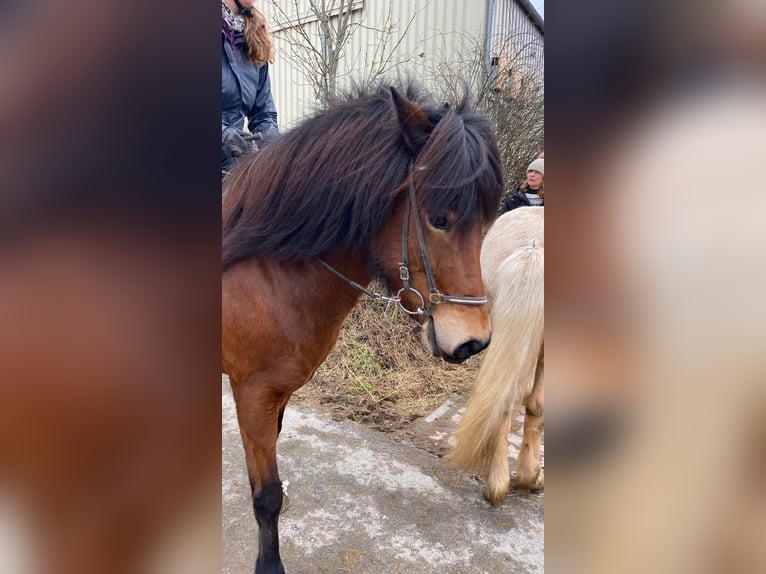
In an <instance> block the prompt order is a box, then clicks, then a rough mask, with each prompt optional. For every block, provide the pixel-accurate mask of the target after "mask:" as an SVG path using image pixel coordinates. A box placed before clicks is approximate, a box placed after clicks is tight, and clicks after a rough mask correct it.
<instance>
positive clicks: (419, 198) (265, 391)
mask: <svg viewBox="0 0 766 574" xmlns="http://www.w3.org/2000/svg"><path fill="white" fill-rule="evenodd" d="M404 93H405V94H406V95H402V94H400V92H399V91H397V90H396V89H394V88H391V89H380V88H378V89H375V90H371V91H368V92H367V93H359V94H357V95H356V96H354V97H351V98H348V99H346V100H344V101H340V102H337V103H336V104H334V105H333V106H331V107H330V109H328V110H326V111H324V112H322V113H320V114H318V115H316V116H314V117H313V118H310V119H308V120H307V121H306V122H304V123H303V124H302V125H300V126H298V127H296V128H295V129H293V130H292V131H290V132H288V133H287V134H285V135H283V136H281V137H280V138H278V139H277V140H275V141H274V142H272V143H270V144H269V145H267V146H264V148H263V149H262V150H261V151H260V152H259V153H258V154H255V155H254V156H252V157H249V158H247V159H246V160H245V161H244V162H243V163H240V164H239V165H238V166H237V167H236V168H235V169H234V170H233V172H232V173H231V175H230V176H228V177H227V179H226V182H225V189H224V197H223V293H222V297H223V300H222V307H223V309H222V322H223V325H222V329H223V332H222V362H223V364H222V368H223V371H224V372H225V373H226V374H228V375H229V380H230V381H231V386H232V390H233V394H234V399H235V401H236V406H237V416H238V420H239V426H240V433H241V435H242V442H243V445H244V448H245V455H246V459H247V470H248V474H249V477H250V485H251V489H252V498H253V507H254V510H255V516H256V520H257V522H258V526H259V531H260V538H259V556H258V559H257V562H256V572H257V573H259V574H264V573H274V572H276V573H281V572H284V568H283V566H282V562H281V559H280V555H279V542H278V529H277V520H278V517H279V512H280V509H281V506H282V502H283V492H282V485H281V482H280V478H279V474H278V471H277V458H276V447H277V437H278V434H279V431H280V430H281V426H282V425H281V423H282V415H283V413H284V409H285V406H286V405H287V402H288V400H289V399H290V396H291V394H292V393H293V392H295V391H296V390H297V389H299V388H300V387H301V386H303V385H304V384H306V382H308V381H309V379H310V378H311V376H312V375H313V373H314V371H315V370H316V369H317V367H318V366H319V365H320V364H321V363H322V362H323V361H324V360H325V358H326V357H327V355H328V354H329V352H330V350H331V349H332V347H333V346H334V345H335V342H336V340H337V337H338V334H339V332H340V329H341V326H342V323H343V321H344V319H345V317H346V316H347V315H348V313H349V312H350V311H351V309H352V308H353V307H354V305H355V304H356V302H357V300H358V299H359V297H360V296H361V295H360V294H361V293H367V294H369V295H372V296H375V297H384V296H382V295H380V294H378V293H371V292H369V291H367V289H366V288H365V287H364V286H365V285H367V284H369V283H370V282H371V281H372V279H373V278H375V277H376V276H378V277H380V278H382V279H383V280H384V281H385V282H386V283H387V284H388V286H389V287H390V288H391V290H392V292H395V293H397V294H396V295H395V296H391V297H387V298H388V299H389V300H391V301H396V302H397V303H398V304H399V305H400V306H401V307H402V308H403V309H405V310H406V311H407V312H409V313H411V314H413V315H415V316H419V317H420V322H419V327H418V328H417V329H418V330H419V331H420V332H421V340H422V342H423V344H424V345H425V346H426V348H428V349H429V350H430V351H431V352H432V353H433V354H434V355H437V356H441V357H442V358H444V359H445V360H447V361H451V362H461V361H463V360H465V359H466V358H468V357H470V356H471V355H473V354H475V353H478V352H479V351H481V350H482V349H484V348H485V347H486V346H487V344H488V343H489V339H490V323H489V316H488V314H487V311H486V308H485V306H483V303H484V302H486V299H485V298H484V297H483V285H482V280H481V272H480V263H479V254H480V249H481V239H482V231H483V229H484V227H485V225H487V224H488V223H489V222H491V220H492V219H493V218H494V214H495V213H496V210H497V205H498V202H499V200H500V194H501V192H502V169H501V164H500V157H499V152H498V149H497V146H496V142H495V138H494V135H493V130H492V126H491V125H490V123H489V121H488V120H487V119H486V117H485V116H483V115H482V114H480V113H478V112H476V111H475V110H473V109H471V108H470V106H469V105H468V103H467V100H464V101H463V102H462V103H461V104H459V105H458V106H456V107H450V106H449V105H447V104H442V105H440V106H435V105H429V104H427V103H425V99H424V98H423V97H421V96H420V95H418V94H417V91H416V89H415V88H414V86H412V85H408V86H406V87H405V91H404ZM413 229H414V231H412V232H410V231H411V230H413ZM424 293H425V295H422V294H424Z"/></svg>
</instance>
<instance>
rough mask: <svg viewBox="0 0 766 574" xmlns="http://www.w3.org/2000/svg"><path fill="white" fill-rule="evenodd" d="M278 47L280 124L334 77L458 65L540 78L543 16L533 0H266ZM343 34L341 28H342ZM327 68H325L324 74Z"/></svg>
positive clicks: (506, 77)
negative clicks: (337, 51)
mask: <svg viewBox="0 0 766 574" xmlns="http://www.w3.org/2000/svg"><path fill="white" fill-rule="evenodd" d="M259 4H260V6H259V8H260V9H261V10H262V11H263V12H264V14H265V15H266V18H267V20H268V22H269V27H270V29H271V31H272V35H273V38H274V43H275V46H276V50H277V56H276V57H277V59H276V62H275V63H274V64H273V65H272V69H271V81H272V92H273V94H274V98H275V102H276V105H277V110H278V112H279V125H280V128H281V129H282V130H284V129H288V128H290V127H291V126H293V125H294V124H295V123H296V122H297V121H299V120H300V119H301V118H303V117H305V116H306V115H307V114H310V113H312V112H313V111H315V110H316V109H318V108H319V107H320V106H321V105H322V100H323V99H324V97H326V95H327V94H328V93H329V94H332V91H333V88H334V87H333V86H332V85H330V83H329V82H328V81H327V77H328V76H332V74H330V73H329V72H328V73H325V74H324V75H323V74H321V73H318V70H320V69H322V67H323V66H325V69H326V70H327V65H328V64H330V65H332V61H333V57H332V54H333V51H334V49H335V48H336V44H337V42H338V37H339V31H343V30H345V32H346V34H345V41H344V42H343V47H342V50H341V51H340V57H339V58H337V59H336V62H337V72H336V74H335V77H336V78H337V86H335V87H336V88H337V89H338V90H342V89H344V88H346V87H348V85H349V84H350V82H351V81H352V79H353V80H355V81H360V80H364V79H369V78H371V77H373V76H375V75H377V76H379V77H380V76H384V77H389V78H390V77H394V76H395V75H396V74H397V73H407V74H411V75H413V76H415V77H416V78H418V79H419V80H420V81H422V82H424V83H426V84H427V85H430V86H435V85H436V84H437V83H438V82H439V81H441V83H442V84H444V82H445V80H446V81H448V82H449V81H450V80H451V78H452V76H451V74H454V73H455V71H456V70H459V72H460V74H461V75H462V76H464V77H465V76H470V77H469V79H470V80H471V81H472V82H486V81H489V82H491V83H493V85H495V86H496V87H497V89H511V90H521V89H523V83H524V82H525V81H540V82H542V70H543V32H544V26H543V21H542V19H541V18H540V16H539V15H538V14H537V12H536V11H535V9H534V8H533V7H532V5H531V4H530V3H529V2H528V0H278V1H277V0H268V1H263V2H262V3H259ZM342 37H343V34H341V38H342ZM323 76H324V77H323Z"/></svg>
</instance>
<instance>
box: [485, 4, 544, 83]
mask: <svg viewBox="0 0 766 574" xmlns="http://www.w3.org/2000/svg"><path fill="white" fill-rule="evenodd" d="M495 2H496V3H495V11H494V19H493V22H494V34H492V37H491V42H492V46H493V49H492V52H493V53H492V56H498V57H502V58H504V59H505V60H506V61H510V62H512V63H513V65H514V67H516V66H520V67H522V68H523V69H524V72H525V75H527V76H531V77H534V78H535V79H536V80H539V81H540V82H541V83H542V81H543V70H544V50H543V36H542V34H541V33H540V30H538V29H537V28H536V27H535V25H534V24H533V23H532V21H531V20H530V19H529V17H528V16H527V14H526V12H525V11H524V10H523V9H522V7H521V6H519V4H518V3H517V2H515V1H514V0H495Z"/></svg>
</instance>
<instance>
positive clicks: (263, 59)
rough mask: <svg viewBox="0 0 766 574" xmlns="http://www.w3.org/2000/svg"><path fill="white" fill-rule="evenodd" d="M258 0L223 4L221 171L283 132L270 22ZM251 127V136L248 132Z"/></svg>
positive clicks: (242, 0) (233, 1)
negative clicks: (272, 73)
mask: <svg viewBox="0 0 766 574" xmlns="http://www.w3.org/2000/svg"><path fill="white" fill-rule="evenodd" d="M253 4H254V0H222V2H221V13H222V26H221V29H222V39H223V59H222V62H221V167H222V168H223V169H224V170H225V169H226V168H228V167H230V166H231V165H232V164H233V163H235V162H236V161H237V160H238V158H239V157H240V156H241V155H242V154H243V153H247V152H248V151H250V150H252V149H253V147H252V143H251V139H260V138H264V139H268V138H269V137H270V136H272V135H274V134H277V133H278V131H279V130H278V127H277V109H276V106H275V105H274V99H273V98H272V96H271V81H270V79H269V62H274V47H273V45H272V43H271V37H270V36H269V32H268V29H267V28H266V19H265V18H264V16H263V14H261V13H260V12H259V11H258V10H256V9H255V8H254V7H253ZM245 127H247V130H248V131H249V132H250V134H251V135H248V134H247V133H246V132H245Z"/></svg>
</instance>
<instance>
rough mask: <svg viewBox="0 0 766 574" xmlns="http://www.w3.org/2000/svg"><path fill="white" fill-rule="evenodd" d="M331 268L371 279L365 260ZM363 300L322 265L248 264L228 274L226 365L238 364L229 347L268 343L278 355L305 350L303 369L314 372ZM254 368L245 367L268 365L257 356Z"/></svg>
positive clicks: (338, 261)
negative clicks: (279, 353) (349, 316)
mask: <svg viewBox="0 0 766 574" xmlns="http://www.w3.org/2000/svg"><path fill="white" fill-rule="evenodd" d="M327 262H328V263H329V264H330V265H332V266H333V267H335V268H336V269H337V270H338V271H339V272H341V273H343V274H344V275H346V276H347V277H349V278H350V279H352V280H354V281H356V282H358V283H360V284H362V285H366V284H367V283H369V281H370V279H371V275H370V274H369V272H368V271H367V270H366V266H365V265H364V260H363V259H362V258H361V257H353V256H351V257H342V256H340V255H339V256H336V257H331V258H328V259H327ZM360 296H361V293H360V292H359V291H357V290H355V289H353V288H352V287H351V286H349V285H348V284H347V283H345V282H344V281H343V280H342V279H340V278H338V277H336V276H335V275H333V274H332V273H331V272H330V271H328V270H327V269H325V268H324V267H322V266H321V265H320V264H319V263H318V262H316V261H309V262H301V263H280V262H275V261H266V260H246V261H242V262H240V263H238V264H236V265H234V266H233V267H232V268H231V269H229V270H227V271H226V272H224V274H223V303H222V313H223V317H222V319H223V323H222V328H223V338H224V341H223V347H224V363H225V364H226V363H227V361H229V360H230V359H231V360H233V357H229V353H228V352H227V348H228V347H231V348H232V349H233V348H235V347H246V348H261V347H262V346H263V341H264V340H267V341H270V342H271V343H272V345H273V346H274V348H275V349H285V348H293V349H299V350H300V354H301V356H302V363H305V364H306V366H307V367H310V370H311V372H313V370H314V369H315V368H316V367H318V366H319V364H320V363H321V362H322V361H323V360H324V359H325V357H326V356H327V354H328V353H329V352H330V350H332V347H333V346H334V345H335V341H336V340H337V338H338V335H339V333H340V329H341V327H342V326H343V321H344V320H345V318H346V316H347V315H348V314H349V313H350V312H351V309H353V307H354V305H355V304H356V302H357V301H358V300H359V297H360ZM248 362H249V363H257V364H249V365H247V366H243V369H244V371H246V372H252V371H254V370H258V369H262V368H264V367H266V365H265V364H263V363H264V362H268V360H267V357H266V356H264V354H257V355H256V354H252V355H250V360H249V361H248ZM226 372H229V371H226ZM230 374H231V373H230Z"/></svg>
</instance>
